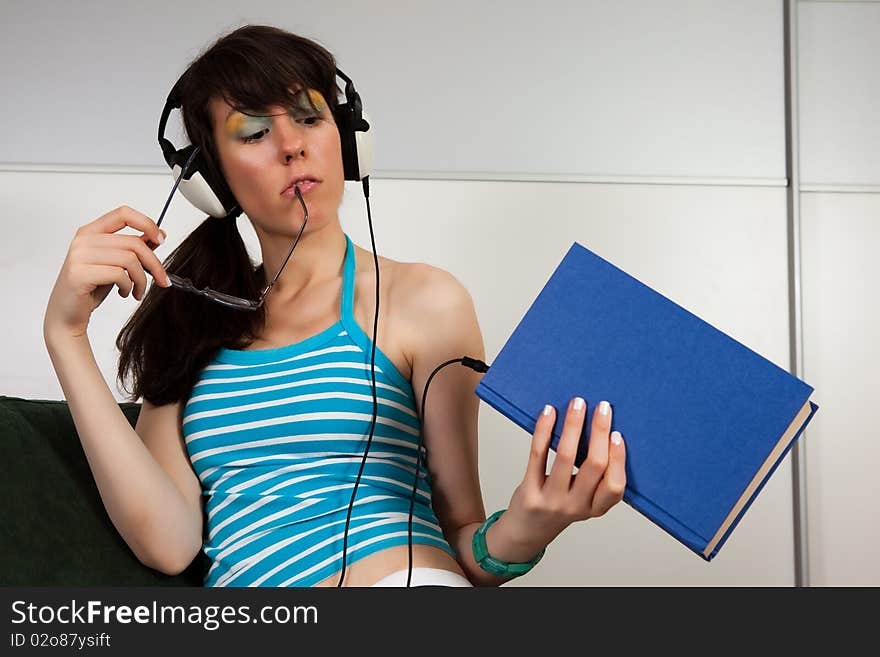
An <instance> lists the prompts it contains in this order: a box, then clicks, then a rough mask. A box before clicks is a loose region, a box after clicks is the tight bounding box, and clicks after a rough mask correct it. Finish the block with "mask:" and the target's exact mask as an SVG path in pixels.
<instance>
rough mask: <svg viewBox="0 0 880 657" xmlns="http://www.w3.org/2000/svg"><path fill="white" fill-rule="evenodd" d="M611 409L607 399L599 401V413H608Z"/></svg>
mask: <svg viewBox="0 0 880 657" xmlns="http://www.w3.org/2000/svg"><path fill="white" fill-rule="evenodd" d="M610 411H611V404H609V403H608V402H607V401H602V402H599V415H608V413H609V412H610Z"/></svg>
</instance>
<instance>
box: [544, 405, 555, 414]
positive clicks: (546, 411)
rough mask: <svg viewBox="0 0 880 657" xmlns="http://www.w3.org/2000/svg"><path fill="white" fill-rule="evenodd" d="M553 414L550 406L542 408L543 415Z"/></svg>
mask: <svg viewBox="0 0 880 657" xmlns="http://www.w3.org/2000/svg"><path fill="white" fill-rule="evenodd" d="M552 412H553V407H552V406H551V405H550V404H546V405H545V406H544V415H550V413H552Z"/></svg>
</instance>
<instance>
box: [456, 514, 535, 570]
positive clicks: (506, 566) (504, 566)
mask: <svg viewBox="0 0 880 657" xmlns="http://www.w3.org/2000/svg"><path fill="white" fill-rule="evenodd" d="M505 511H507V509H501V510H500V511H496V512H495V513H493V514H492V515H491V516H489V517H488V518H486V520H485V521H484V522H483V524H482V525H480V527H479V529H477V531H475V532H474V540H473V548H474V559H475V560H476V562H477V563H478V564H479V566H480V568H482V569H483V570H485V571H486V572H487V573H492V574H493V575H498V576H499V577H518V576H520V575H525V574H526V573H527V572H529V571H530V570H531V569H532V568H533V567H534V565H535V564H536V563H538V562H539V561H540V560H541V557H543V556H544V550H546V549H547V548H544V549H543V550H541V551H540V552H539V553H538V556H536V557H535V558H534V559H532V560H531V561H526V562H525V563H508V562H507V561H502V560H501V559H496V558H495V557H493V556H492V555H490V554H489V549H488V548H487V547H486V531H487V530H488V529H489V527H491V526H492V525H493V524H494V523H495V521H496V520H498V518H500V517H501V514H502V513H504V512H505Z"/></svg>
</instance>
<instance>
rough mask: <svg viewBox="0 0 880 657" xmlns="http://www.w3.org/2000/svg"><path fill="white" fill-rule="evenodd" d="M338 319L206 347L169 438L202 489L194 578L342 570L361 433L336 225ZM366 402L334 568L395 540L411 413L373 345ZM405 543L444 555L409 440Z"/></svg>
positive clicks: (424, 476)
mask: <svg viewBox="0 0 880 657" xmlns="http://www.w3.org/2000/svg"><path fill="white" fill-rule="evenodd" d="M345 240H346V249H345V261H344V265H343V284H342V303H341V309H340V318H339V321H337V322H336V323H335V324H333V325H332V326H330V327H328V328H326V329H324V330H323V331H321V332H320V333H318V334H316V335H313V336H312V337H310V338H307V339H305V340H303V341H301V342H297V343H294V344H290V345H287V346H285V347H279V348H276V349H258V350H253V351H246V350H234V349H220V350H219V351H218V352H217V353H216V354H215V356H214V357H213V359H212V360H211V361H210V362H209V363H208V364H207V365H206V366H205V368H204V369H203V370H202V371H201V372H200V374H199V378H198V380H197V382H196V385H195V386H194V387H193V390H192V392H191V394H190V398H189V400H188V401H187V403H186V406H185V408H184V412H183V436H184V439H185V441H186V449H187V452H188V454H189V458H190V461H191V462H192V465H193V469H194V470H195V472H196V474H197V475H198V478H199V481H200V482H201V486H202V495H204V496H205V510H206V513H207V522H206V525H205V532H204V535H203V543H202V549H203V550H204V552H205V554H206V556H207V557H208V559H209V563H210V568H209V570H208V572H207V574H206V576H205V581H204V584H205V586H313V585H315V584H317V583H318V582H320V581H321V580H324V579H326V578H327V577H329V576H330V575H333V574H334V573H337V572H339V571H340V570H341V568H342V547H343V536H344V532H345V519H346V515H347V512H348V506H349V502H350V500H351V494H352V490H353V488H354V483H355V480H356V479H357V474H358V470H359V469H360V464H361V460H362V458H363V453H364V449H365V448H366V446H367V440H368V437H369V434H370V421H371V419H372V413H373V396H372V385H371V375H370V355H371V350H372V342H371V340H370V338H369V337H368V336H367V335H366V333H364V332H363V331H362V330H361V328H360V327H359V325H358V324H357V323H356V322H355V320H354V315H353V303H354V274H355V259H354V247H353V246H352V243H351V239H350V238H349V237H348V235H346V236H345ZM375 358H376V360H375V364H376V398H377V402H378V410H377V415H376V427H375V430H374V432H373V440H372V443H371V444H370V452H369V455H368V457H367V462H366V464H365V465H364V471H363V474H362V475H361V479H360V483H359V484H358V487H357V496H356V498H355V502H354V506H353V508H352V512H351V521H350V524H349V530H348V543H347V549H346V565H347V566H348V565H350V564H353V563H355V562H357V561H358V560H360V559H363V558H364V557H366V556H369V555H370V554H373V553H374V552H377V551H379V550H382V549H384V548H388V547H391V546H396V545H407V544H408V525H409V505H410V496H411V494H412V487H413V479H414V477H415V470H416V468H415V465H416V450H417V446H418V440H419V430H420V424H419V417H418V413H417V411H416V402H415V396H414V395H413V390H412V386H411V385H410V383H409V382H408V381H407V380H406V379H405V378H404V377H403V376H402V375H401V374H400V372H399V371H398V370H397V368H396V367H395V366H394V364H393V363H392V362H391V361H390V360H389V359H388V358H387V357H386V356H385V355H384V354H383V353H382V352H381V351H380V350H379V349H378V348H377V349H376V357H375ZM422 449H423V451H422V454H421V458H422V461H421V465H420V468H419V481H418V488H417V493H416V501H415V506H414V509H413V528H412V532H413V534H412V537H413V539H412V540H413V543H414V544H415V543H420V544H426V545H432V546H435V547H438V548H441V549H443V550H445V551H447V552H448V553H449V554H451V555H452V556H453V557H455V552H454V551H453V550H452V548H451V547H450V545H449V543H448V542H447V541H446V539H445V537H444V535H443V532H442V530H441V528H440V525H439V522H438V520H437V517H436V516H435V514H434V511H433V509H432V507H431V477H430V474H429V473H428V471H427V468H426V466H425V461H424V458H425V451H424V447H423V448H422Z"/></svg>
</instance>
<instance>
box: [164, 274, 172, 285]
mask: <svg viewBox="0 0 880 657" xmlns="http://www.w3.org/2000/svg"><path fill="white" fill-rule="evenodd" d="M165 287H171V279H170V278H168V274H165Z"/></svg>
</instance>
